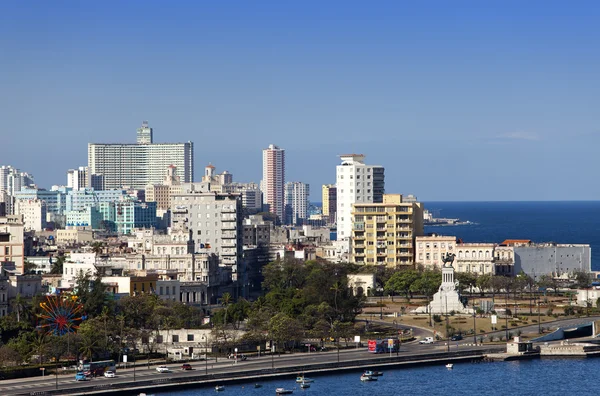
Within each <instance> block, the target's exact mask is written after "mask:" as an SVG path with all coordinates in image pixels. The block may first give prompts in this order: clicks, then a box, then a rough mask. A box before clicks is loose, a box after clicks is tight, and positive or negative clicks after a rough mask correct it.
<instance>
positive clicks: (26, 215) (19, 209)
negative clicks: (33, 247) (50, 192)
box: [15, 199, 47, 231]
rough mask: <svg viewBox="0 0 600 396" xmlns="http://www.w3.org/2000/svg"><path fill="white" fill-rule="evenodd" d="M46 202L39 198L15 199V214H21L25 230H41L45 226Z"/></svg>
mask: <svg viewBox="0 0 600 396" xmlns="http://www.w3.org/2000/svg"><path fill="white" fill-rule="evenodd" d="M46 212H47V210H46V202H45V201H43V200H41V199H17V200H16V201H15V214H16V215H19V216H22V218H23V223H24V224H25V230H31V231H43V230H44V229H45V228H46Z"/></svg>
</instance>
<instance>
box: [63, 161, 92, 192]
mask: <svg viewBox="0 0 600 396" xmlns="http://www.w3.org/2000/svg"><path fill="white" fill-rule="evenodd" d="M67 187H69V188H72V189H73V190H75V191H77V190H81V189H82V188H85V187H88V167H87V166H80V167H79V168H78V169H69V170H68V171H67Z"/></svg>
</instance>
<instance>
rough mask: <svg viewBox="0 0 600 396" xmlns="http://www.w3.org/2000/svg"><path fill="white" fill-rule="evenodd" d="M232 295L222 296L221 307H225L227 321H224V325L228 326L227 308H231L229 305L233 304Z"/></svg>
mask: <svg viewBox="0 0 600 396" xmlns="http://www.w3.org/2000/svg"><path fill="white" fill-rule="evenodd" d="M231 300H232V297H231V294H230V293H227V292H225V293H223V295H222V296H221V305H222V306H224V307H225V319H224V320H223V324H224V325H227V307H228V306H229V304H231Z"/></svg>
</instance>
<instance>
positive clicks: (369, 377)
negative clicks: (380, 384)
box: [360, 374, 377, 382]
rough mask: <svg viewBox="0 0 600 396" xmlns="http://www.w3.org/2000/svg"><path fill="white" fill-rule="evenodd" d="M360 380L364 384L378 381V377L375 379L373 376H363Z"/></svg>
mask: <svg viewBox="0 0 600 396" xmlns="http://www.w3.org/2000/svg"><path fill="white" fill-rule="evenodd" d="M360 380H361V381H362V382H368V381H377V377H373V376H372V375H367V374H363V375H361V376H360Z"/></svg>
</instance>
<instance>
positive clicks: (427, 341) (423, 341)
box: [419, 337, 433, 344]
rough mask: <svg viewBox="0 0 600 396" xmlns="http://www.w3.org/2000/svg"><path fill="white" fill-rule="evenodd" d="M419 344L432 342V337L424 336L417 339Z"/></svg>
mask: <svg viewBox="0 0 600 396" xmlns="http://www.w3.org/2000/svg"><path fill="white" fill-rule="evenodd" d="M419 344H433V337H425V338H424V339H422V340H421V341H419Z"/></svg>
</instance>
